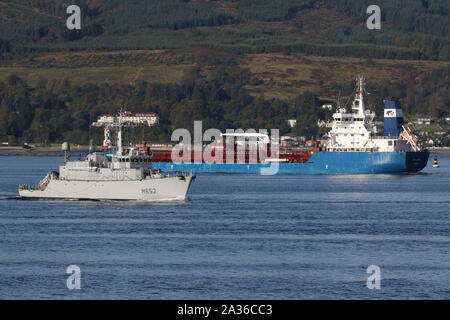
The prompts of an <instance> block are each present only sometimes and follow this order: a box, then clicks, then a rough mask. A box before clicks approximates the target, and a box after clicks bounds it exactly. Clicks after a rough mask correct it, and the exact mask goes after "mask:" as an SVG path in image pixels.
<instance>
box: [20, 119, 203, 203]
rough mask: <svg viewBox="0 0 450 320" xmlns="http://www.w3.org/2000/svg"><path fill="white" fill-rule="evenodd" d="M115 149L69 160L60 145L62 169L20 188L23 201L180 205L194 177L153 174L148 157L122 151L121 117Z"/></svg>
mask: <svg viewBox="0 0 450 320" xmlns="http://www.w3.org/2000/svg"><path fill="white" fill-rule="evenodd" d="M112 125H113V126H114V127H115V129H117V148H116V150H115V152H112V153H110V154H107V153H104V152H92V153H89V154H88V155H87V156H86V158H85V159H84V160H70V159H69V158H68V157H67V152H68V151H69V149H70V148H69V146H68V144H67V143H64V144H63V150H64V151H65V157H64V159H65V160H64V165H62V166H60V167H59V172H56V171H51V172H49V173H48V174H47V175H46V176H45V178H44V179H42V180H41V181H40V182H39V184H38V185H20V186H19V195H20V198H24V199H65V200H121V201H125V200H131V201H150V202H165V201H184V200H186V199H187V194H188V191H189V188H190V186H191V183H192V181H193V180H194V179H195V175H193V174H190V173H175V174H173V173H170V174H168V173H164V172H161V171H160V170H153V169H152V167H151V164H152V161H151V157H150V155H148V153H146V152H144V151H143V150H140V149H139V148H137V147H130V148H126V149H124V148H123V147H122V127H123V126H124V125H125V123H124V122H123V121H122V113H119V115H118V116H116V117H115V118H114V122H113V124H112Z"/></svg>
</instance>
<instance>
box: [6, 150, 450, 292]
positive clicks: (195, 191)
mask: <svg viewBox="0 0 450 320" xmlns="http://www.w3.org/2000/svg"><path fill="white" fill-rule="evenodd" d="M430 159H431V160H432V158H430ZM431 160H430V163H429V166H428V167H427V168H426V170H425V171H424V173H423V174H416V175H372V176H270V177H269V176H251V175H199V176H198V178H197V180H196V181H195V182H194V184H193V187H192V189H191V192H190V201H189V202H188V203H186V204H176V205H175V204H158V205H154V204H153V205H150V204H146V205H143V204H132V203H98V202H48V201H20V200H10V199H8V197H9V196H14V195H16V194H17V191H16V190H17V186H18V184H20V183H35V182H38V181H39V180H40V179H41V178H42V177H43V176H44V175H45V174H46V173H47V171H49V170H50V169H57V167H58V165H59V164H60V163H61V162H62V159H61V158H56V157H55V158H54V157H44V158H42V157H0V177H1V178H0V179H1V180H0V181H1V182H0V299H135V298H137V299H240V298H242V299H355V298H357V299H400V298H414V299H418V298H425V299H429V298H436V299H444V298H445V299H449V298H450V209H449V205H450V156H439V160H440V164H441V168H439V169H433V168H431V163H432V161H431ZM72 264H76V265H78V266H79V267H80V268H81V286H82V288H81V290H68V289H67V287H66V279H67V277H68V275H67V274H66V273H65V271H66V268H67V266H69V265H72ZM369 265H378V266H379V267H380V268H381V273H382V282H381V290H369V289H367V287H366V280H367V277H368V274H367V273H366V269H367V267H368V266H369Z"/></svg>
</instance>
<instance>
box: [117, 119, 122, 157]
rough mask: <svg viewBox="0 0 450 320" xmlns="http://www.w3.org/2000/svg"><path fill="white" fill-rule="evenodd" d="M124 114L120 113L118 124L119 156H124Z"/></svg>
mask: <svg viewBox="0 0 450 320" xmlns="http://www.w3.org/2000/svg"><path fill="white" fill-rule="evenodd" d="M122 116H123V112H122V110H120V111H119V117H118V122H117V154H118V155H122V152H123V148H122V120H123V118H122Z"/></svg>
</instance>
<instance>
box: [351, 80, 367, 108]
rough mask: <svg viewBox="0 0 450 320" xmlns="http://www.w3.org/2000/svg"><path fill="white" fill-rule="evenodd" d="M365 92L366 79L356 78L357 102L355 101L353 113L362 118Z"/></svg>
mask: <svg viewBox="0 0 450 320" xmlns="http://www.w3.org/2000/svg"><path fill="white" fill-rule="evenodd" d="M364 90H365V79H364V78H363V77H362V76H358V78H356V95H355V100H353V105H352V111H353V112H355V113H357V114H358V115H360V116H363V115H364V110H365V108H364V97H363V96H364Z"/></svg>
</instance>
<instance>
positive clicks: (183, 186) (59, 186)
mask: <svg viewBox="0 0 450 320" xmlns="http://www.w3.org/2000/svg"><path fill="white" fill-rule="evenodd" d="M193 179H194V177H193V176H173V177H167V178H163V179H144V180H135V181H133V180H131V181H124V180H117V181H82V180H80V181H78V180H62V179H61V180H50V182H49V183H48V184H47V186H46V187H45V188H42V189H40V188H38V189H36V190H30V189H19V195H20V197H21V198H24V199H61V200H117V201H127V200H129V201H146V202H162V201H164V202H165V201H184V200H186V198H187V193H188V190H189V187H190V185H191V183H192V180H193Z"/></svg>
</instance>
